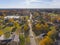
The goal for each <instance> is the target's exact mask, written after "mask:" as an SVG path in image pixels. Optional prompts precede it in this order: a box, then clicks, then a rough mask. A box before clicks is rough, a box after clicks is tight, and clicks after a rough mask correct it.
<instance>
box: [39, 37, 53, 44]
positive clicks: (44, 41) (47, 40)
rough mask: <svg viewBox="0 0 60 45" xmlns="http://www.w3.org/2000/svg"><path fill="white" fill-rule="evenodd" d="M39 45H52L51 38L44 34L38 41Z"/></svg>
mask: <svg viewBox="0 0 60 45" xmlns="http://www.w3.org/2000/svg"><path fill="white" fill-rule="evenodd" d="M39 45H53V40H52V39H51V38H49V37H48V36H46V37H45V38H44V39H43V40H41V41H40V43H39Z"/></svg>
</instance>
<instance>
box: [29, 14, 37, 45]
mask: <svg viewBox="0 0 60 45" xmlns="http://www.w3.org/2000/svg"><path fill="white" fill-rule="evenodd" d="M31 20H32V14H30V19H29V20H28V23H29V24H28V25H29V27H30V31H29V33H30V34H29V36H30V45H36V41H35V37H34V34H33V31H32V24H31Z"/></svg>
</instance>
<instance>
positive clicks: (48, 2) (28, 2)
mask: <svg viewBox="0 0 60 45" xmlns="http://www.w3.org/2000/svg"><path fill="white" fill-rule="evenodd" d="M0 8H60V0H0Z"/></svg>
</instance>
